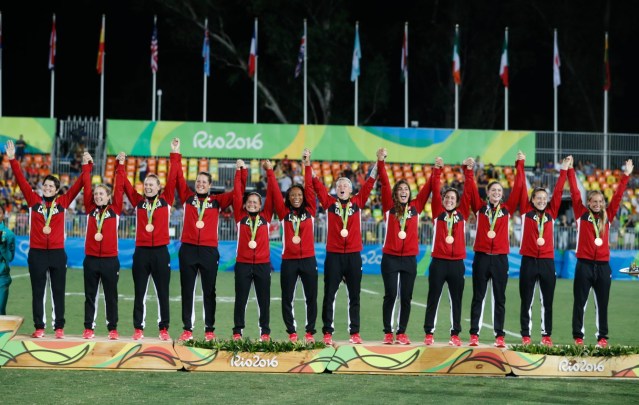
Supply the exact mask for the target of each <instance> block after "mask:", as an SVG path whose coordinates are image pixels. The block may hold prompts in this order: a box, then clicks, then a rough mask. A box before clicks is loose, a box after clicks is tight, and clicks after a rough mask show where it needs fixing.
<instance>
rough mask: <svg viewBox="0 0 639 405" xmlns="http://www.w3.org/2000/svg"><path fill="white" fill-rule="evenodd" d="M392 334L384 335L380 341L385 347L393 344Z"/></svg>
mask: <svg viewBox="0 0 639 405" xmlns="http://www.w3.org/2000/svg"><path fill="white" fill-rule="evenodd" d="M393 340H394V338H393V334H392V333H387V334H385V335H384V340H382V343H383V344H385V345H392V344H393Z"/></svg>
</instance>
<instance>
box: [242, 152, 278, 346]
mask: <svg viewBox="0 0 639 405" xmlns="http://www.w3.org/2000/svg"><path fill="white" fill-rule="evenodd" d="M238 166H240V168H238V169H237V170H246V169H245V166H244V162H242V161H240V163H239V165H238ZM269 168H270V169H272V166H271V163H270V162H269V161H266V162H264V169H266V170H269ZM272 191H273V190H272V187H269V188H268V189H267V196H266V203H265V204H264V210H262V196H261V195H260V194H259V193H256V192H250V193H247V194H245V195H244V187H243V186H242V183H241V178H240V176H235V184H234V187H233V215H234V216H235V223H236V227H237V260H236V262H235V306H234V310H233V320H234V324H235V326H233V340H239V339H241V338H242V331H243V330H244V327H245V326H246V322H245V318H246V303H247V302H248V296H249V292H250V291H251V285H254V286H255V295H256V297H257V307H258V308H257V312H258V314H259V326H260V340H261V341H263V342H266V341H269V340H271V337H270V335H271V328H270V326H269V324H270V305H271V251H270V244H269V234H270V224H271V218H272V216H273V211H272V208H271V204H272V203H271V202H272V197H271V196H269V194H270V193H271V192H272Z"/></svg>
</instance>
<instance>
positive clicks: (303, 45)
mask: <svg viewBox="0 0 639 405" xmlns="http://www.w3.org/2000/svg"><path fill="white" fill-rule="evenodd" d="M305 53H306V35H303V36H302V42H301V43H300V52H299V53H298V54H297V66H295V77H296V78H297V77H299V75H300V73H302V66H304V54H305Z"/></svg>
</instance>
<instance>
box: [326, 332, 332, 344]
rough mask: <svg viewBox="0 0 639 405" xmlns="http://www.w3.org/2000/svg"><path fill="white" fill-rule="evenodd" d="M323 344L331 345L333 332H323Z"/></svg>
mask: <svg viewBox="0 0 639 405" xmlns="http://www.w3.org/2000/svg"><path fill="white" fill-rule="evenodd" d="M324 344H327V345H332V344H333V334H332V333H329V332H326V333H325V334H324Z"/></svg>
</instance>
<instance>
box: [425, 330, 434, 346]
mask: <svg viewBox="0 0 639 405" xmlns="http://www.w3.org/2000/svg"><path fill="white" fill-rule="evenodd" d="M433 343H435V339H434V338H433V334H432V333H427V334H426V337H425V338H424V344H425V345H426V346H432V345H433Z"/></svg>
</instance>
